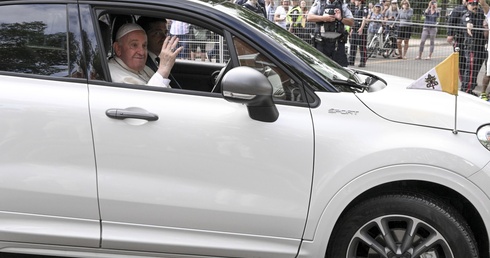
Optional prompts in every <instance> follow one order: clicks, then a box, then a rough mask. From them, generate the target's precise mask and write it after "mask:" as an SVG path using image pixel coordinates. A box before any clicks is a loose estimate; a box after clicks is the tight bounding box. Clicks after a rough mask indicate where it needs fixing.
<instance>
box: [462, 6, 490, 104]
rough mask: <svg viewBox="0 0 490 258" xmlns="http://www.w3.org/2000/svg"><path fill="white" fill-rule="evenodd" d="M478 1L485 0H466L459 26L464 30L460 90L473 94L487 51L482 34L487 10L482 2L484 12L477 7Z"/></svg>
mask: <svg viewBox="0 0 490 258" xmlns="http://www.w3.org/2000/svg"><path fill="white" fill-rule="evenodd" d="M479 1H483V2H484V1H485V0H468V4H467V6H466V7H467V9H468V10H467V11H466V12H465V13H464V14H463V16H462V17H461V26H462V27H463V28H466V30H464V33H463V35H464V45H465V47H466V49H465V51H464V55H465V66H464V69H463V71H464V72H463V75H462V80H461V91H464V92H466V93H470V94H473V95H475V96H477V95H476V93H474V92H473V90H474V89H475V87H476V86H477V78H478V72H479V71H480V68H481V66H482V64H483V61H484V60H485V59H486V55H487V51H486V49H485V44H486V39H485V36H484V30H483V29H484V27H483V22H484V21H485V18H486V17H485V13H487V12H488V5H487V4H486V3H485V4H482V7H484V8H485V9H486V10H484V11H485V13H484V12H483V11H482V10H481V9H480V8H478V5H479Z"/></svg>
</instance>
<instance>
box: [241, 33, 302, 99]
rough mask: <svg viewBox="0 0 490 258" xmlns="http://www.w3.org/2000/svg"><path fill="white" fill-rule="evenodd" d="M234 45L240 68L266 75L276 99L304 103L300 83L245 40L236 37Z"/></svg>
mask: <svg viewBox="0 0 490 258" xmlns="http://www.w3.org/2000/svg"><path fill="white" fill-rule="evenodd" d="M234 43H235V48H236V52H237V54H238V59H239V61H240V66H248V67H251V68H254V69H256V70H258V71H259V72H261V73H262V74H264V75H265V76H266V77H267V79H268V80H269V82H270V83H271V85H272V89H273V92H272V94H273V97H274V98H276V99H282V100H291V101H303V98H302V94H301V91H300V87H299V83H297V82H296V81H295V80H293V79H292V78H291V77H290V76H289V75H288V74H287V73H286V72H285V71H284V70H282V69H281V68H279V67H278V66H277V65H276V64H275V63H274V62H272V61H271V60H270V59H269V58H267V57H266V56H264V55H263V54H261V53H260V52H259V51H258V50H256V49H255V48H253V47H252V46H250V45H249V44H247V43H245V42H244V41H243V40H241V39H239V38H237V37H235V38H234Z"/></svg>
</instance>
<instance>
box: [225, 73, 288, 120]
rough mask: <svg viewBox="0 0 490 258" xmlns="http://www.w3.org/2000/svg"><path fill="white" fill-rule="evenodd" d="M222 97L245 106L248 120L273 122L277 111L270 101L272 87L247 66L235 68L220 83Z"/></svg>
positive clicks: (277, 114)
mask: <svg viewBox="0 0 490 258" xmlns="http://www.w3.org/2000/svg"><path fill="white" fill-rule="evenodd" d="M221 85H222V94H223V97H224V98H225V99H226V100H227V101H230V102H235V103H241V104H245V105H246V106H247V109H248V115H249V116H250V118H252V119H254V120H257V121H262V122H274V121H276V120H277V118H278V117H279V111H278V110H277V107H276V105H275V104H274V101H273V99H272V85H271V83H270V82H269V80H268V79H267V77H265V76H264V75H263V74H262V73H260V72H259V71H257V70H255V69H253V68H250V67H248V66H240V67H235V68H233V69H231V70H230V71H228V72H227V73H226V74H225V76H224V77H223V80H222V81H221Z"/></svg>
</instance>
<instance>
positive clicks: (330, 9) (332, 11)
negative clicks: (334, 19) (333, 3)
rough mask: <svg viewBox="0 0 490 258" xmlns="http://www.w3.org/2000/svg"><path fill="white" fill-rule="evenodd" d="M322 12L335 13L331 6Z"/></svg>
mask: <svg viewBox="0 0 490 258" xmlns="http://www.w3.org/2000/svg"><path fill="white" fill-rule="evenodd" d="M323 14H324V15H325V14H328V15H334V14H335V10H334V9H333V8H326V9H325V11H324V12H323Z"/></svg>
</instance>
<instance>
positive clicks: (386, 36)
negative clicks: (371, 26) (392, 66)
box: [367, 26, 396, 58]
mask: <svg viewBox="0 0 490 258" xmlns="http://www.w3.org/2000/svg"><path fill="white" fill-rule="evenodd" d="M383 31H384V27H383V26H381V27H380V28H379V29H378V31H377V32H376V34H375V35H374V37H373V39H372V40H371V42H369V44H368V47H367V56H368V58H370V57H371V56H373V54H374V53H377V54H379V55H382V56H383V57H384V58H388V57H390V56H391V55H392V54H393V52H394V51H395V49H396V30H395V28H394V26H389V31H388V33H383ZM380 46H382V47H380Z"/></svg>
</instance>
